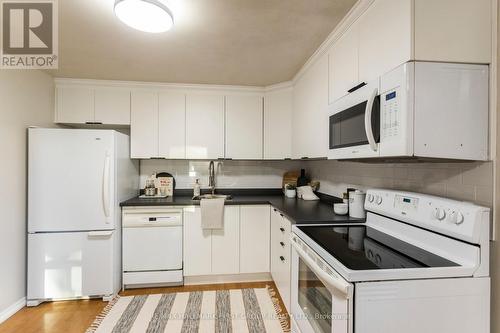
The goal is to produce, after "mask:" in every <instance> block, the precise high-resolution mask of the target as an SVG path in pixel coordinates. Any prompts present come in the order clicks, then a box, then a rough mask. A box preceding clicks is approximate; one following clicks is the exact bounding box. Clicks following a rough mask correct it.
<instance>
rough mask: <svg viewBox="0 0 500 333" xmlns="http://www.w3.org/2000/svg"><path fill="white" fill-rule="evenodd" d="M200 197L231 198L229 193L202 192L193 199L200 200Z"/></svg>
mask: <svg viewBox="0 0 500 333" xmlns="http://www.w3.org/2000/svg"><path fill="white" fill-rule="evenodd" d="M201 199H224V200H231V199H232V197H231V196H230V195H224V194H202V195H199V196H197V197H194V198H193V200H201Z"/></svg>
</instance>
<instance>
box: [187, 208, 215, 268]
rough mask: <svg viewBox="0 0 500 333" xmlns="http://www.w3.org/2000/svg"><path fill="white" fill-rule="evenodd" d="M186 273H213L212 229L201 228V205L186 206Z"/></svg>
mask: <svg viewBox="0 0 500 333" xmlns="http://www.w3.org/2000/svg"><path fill="white" fill-rule="evenodd" d="M183 244H184V246H183V247H184V275H185V276H195V275H208V274H211V273H212V231H211V230H204V229H202V228H201V211H200V207H189V208H184V242H183Z"/></svg>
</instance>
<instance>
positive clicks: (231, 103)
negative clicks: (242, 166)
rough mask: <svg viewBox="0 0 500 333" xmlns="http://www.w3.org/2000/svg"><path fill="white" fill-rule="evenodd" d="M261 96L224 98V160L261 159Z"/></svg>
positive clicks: (231, 96) (230, 96)
mask: <svg viewBox="0 0 500 333" xmlns="http://www.w3.org/2000/svg"><path fill="white" fill-rule="evenodd" d="M262 104H263V101H262V96H253V95H229V96H226V140H225V141H226V154H225V157H226V158H233V159H247V160H250V159H262V130H263V128H262V116H263V115H262V112H263V111H262Z"/></svg>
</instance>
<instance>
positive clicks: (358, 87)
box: [347, 82, 366, 94]
mask: <svg viewBox="0 0 500 333" xmlns="http://www.w3.org/2000/svg"><path fill="white" fill-rule="evenodd" d="M364 86H366V82H361V83H360V84H358V85H357V86H354V87H352V88H351V89H349V90H347V92H348V93H349V94H350V93H352V92H355V91H356V90H358V89H360V88H363V87H364Z"/></svg>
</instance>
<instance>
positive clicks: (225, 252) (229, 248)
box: [211, 206, 240, 274]
mask: <svg viewBox="0 0 500 333" xmlns="http://www.w3.org/2000/svg"><path fill="white" fill-rule="evenodd" d="M239 243H240V207H239V206H226V207H224V228H223V229H214V230H212V256H211V257H212V274H238V273H239V272H240V248H239Z"/></svg>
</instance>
